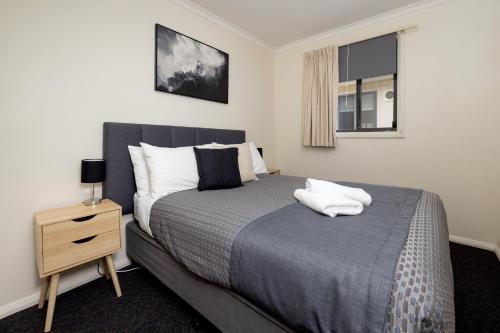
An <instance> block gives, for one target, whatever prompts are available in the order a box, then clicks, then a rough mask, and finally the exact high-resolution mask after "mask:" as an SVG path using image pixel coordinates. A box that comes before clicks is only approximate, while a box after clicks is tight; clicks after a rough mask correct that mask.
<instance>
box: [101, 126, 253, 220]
mask: <svg viewBox="0 0 500 333" xmlns="http://www.w3.org/2000/svg"><path fill="white" fill-rule="evenodd" d="M139 142H145V143H149V144H151V145H155V146H159V147H182V146H195V145H202V144H205V143H211V142H220V143H226V144H230V143H242V142H245V131H239V130H226V129H213V128H198V127H179V126H165V125H143V124H125V123H104V125H103V158H104V159H105V160H106V181H105V182H104V186H103V197H104V198H109V199H111V200H113V201H114V202H116V203H118V204H119V205H121V206H122V211H123V214H128V213H132V212H133V211H134V199H133V197H134V193H135V192H136V188H135V179H134V169H133V167H132V161H131V160H130V155H129V152H128V148H127V146H129V145H130V146H139Z"/></svg>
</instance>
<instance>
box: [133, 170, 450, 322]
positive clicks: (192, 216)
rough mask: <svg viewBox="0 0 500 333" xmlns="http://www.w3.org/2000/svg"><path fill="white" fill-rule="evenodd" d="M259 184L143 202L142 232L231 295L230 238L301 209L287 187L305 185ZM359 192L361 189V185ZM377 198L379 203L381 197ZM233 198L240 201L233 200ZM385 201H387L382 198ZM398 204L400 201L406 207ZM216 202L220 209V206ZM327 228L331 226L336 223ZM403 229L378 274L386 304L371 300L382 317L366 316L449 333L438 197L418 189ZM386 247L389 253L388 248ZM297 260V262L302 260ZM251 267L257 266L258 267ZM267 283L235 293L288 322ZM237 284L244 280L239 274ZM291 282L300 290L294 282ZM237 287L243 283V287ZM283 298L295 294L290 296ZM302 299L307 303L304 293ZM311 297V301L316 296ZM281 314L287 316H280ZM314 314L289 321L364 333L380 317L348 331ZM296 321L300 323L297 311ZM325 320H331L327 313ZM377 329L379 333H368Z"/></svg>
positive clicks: (292, 180) (297, 181)
mask: <svg viewBox="0 0 500 333" xmlns="http://www.w3.org/2000/svg"><path fill="white" fill-rule="evenodd" d="M259 178H261V180H260V181H256V182H252V183H253V184H252V183H247V184H248V185H247V186H245V187H244V188H240V189H239V190H238V191H243V192H242V193H240V195H235V193H236V192H235V191H234V190H222V191H209V192H206V193H204V194H203V193H200V192H197V191H184V192H182V193H177V194H174V195H169V196H167V197H164V198H162V199H160V200H158V201H157V202H155V203H154V204H151V203H150V206H152V209H151V216H150V221H149V224H150V225H149V227H150V228H151V231H152V234H153V235H154V236H155V238H156V239H157V240H158V241H159V243H161V244H162V245H163V246H164V247H165V249H167V250H168V252H169V253H171V254H172V256H173V257H174V258H176V259H177V260H178V261H179V262H181V263H182V264H183V265H185V266H186V267H187V268H188V269H189V270H190V271H192V272H194V273H195V274H197V275H199V276H200V277H202V278H204V279H207V280H209V281H211V282H215V283H217V284H219V285H222V286H225V287H228V288H233V289H235V286H237V285H238V283H234V281H233V283H231V260H232V259H233V261H234V258H235V257H234V253H236V252H238V251H233V246H234V244H233V242H235V239H237V237H236V236H235V235H238V234H243V232H242V230H249V228H246V227H247V226H248V225H254V226H255V225H258V224H257V223H255V222H256V221H259V219H264V218H268V217H269V216H271V215H272V214H275V212H277V211H280V210H290V209H294V210H295V211H296V213H294V214H301V213H303V212H304V211H303V210H301V209H303V208H302V207H298V206H293V205H294V204H296V203H295V200H294V199H293V197H292V193H293V189H295V188H299V187H303V185H304V179H302V178H298V177H286V176H274V175H273V176H259ZM259 182H260V183H259ZM360 186H361V187H363V185H360ZM368 188H369V189H373V191H378V189H377V188H376V187H370V185H365V189H368ZM384 191H388V192H387V193H390V194H391V195H393V194H394V193H400V192H401V193H403V190H399V189H397V188H388V189H384ZM369 192H370V191H369ZM407 192H408V193H409V194H408V195H409V197H410V194H415V193H416V192H411V191H409V190H408V191H407ZM287 193H288V194H287ZM381 193H385V192H381ZM405 193H406V192H405ZM241 198H245V200H246V202H245V203H242V202H241ZM380 198H386V197H383V196H382V195H381V196H380ZM387 198H390V196H387ZM238 200H240V202H237V201H238ZM384 200H385V201H386V203H387V201H388V200H387V199H384ZM384 200H379V204H378V205H377V198H374V205H377V206H375V207H380V206H382V205H383V201H384ZM405 200H406V199H405ZM405 200H403V201H402V202H407V201H405ZM221 202H223V203H224V204H222V205H221V204H220V203H221ZM299 206H300V205H299ZM234 207H239V208H238V209H235V208H234ZM367 212H368V213H366V214H369V212H370V208H368V209H367ZM366 214H365V216H364V217H366V216H368V215H366ZM307 216H308V218H309V219H315V218H317V217H316V216H315V215H307ZM208 221H209V222H208ZM337 221H341V220H337ZM351 221H352V220H351ZM331 223H335V220H333V221H331ZM143 225H144V223H142V224H141V227H142V228H143V229H144V227H143ZM207 226H209V227H207ZM245 228H246V229H245ZM400 229H401V228H400ZM277 230H278V231H279V229H276V230H273V231H272V232H276V233H278V234H279V232H277ZM402 230H404V237H403V239H402V241H401V247H397V246H396V247H397V252H396V254H397V255H396V256H394V259H393V266H394V267H393V269H392V268H391V270H390V272H388V270H387V269H385V272H384V274H389V273H390V277H391V283H390V288H389V289H390V294H389V295H388V296H387V307H384V305H383V304H382V303H385V301H384V302H382V301H379V302H378V303H379V305H378V306H379V307H382V308H383V310H384V312H383V315H380V314H381V313H382V312H380V308H377V305H375V306H371V307H372V308H374V309H372V310H373V312H372V313H378V316H377V317H380V316H383V317H385V318H383V320H382V322H383V327H382V329H381V330H380V331H387V332H421V331H435V332H453V331H454V305H453V304H454V303H453V280H452V272H451V262H450V258H449V248H448V241H447V239H448V230H447V226H446V214H445V211H444V208H443V205H442V202H441V200H440V199H439V197H438V196H437V195H435V194H432V193H429V192H425V191H420V192H419V195H418V200H415V204H414V205H413V206H412V208H411V216H409V218H408V222H407V226H406V227H403V229H402ZM235 243H237V242H235ZM395 244H397V242H396V243H395ZM392 247H393V248H394V244H393V245H392ZM393 250H394V249H393ZM240 252H241V251H240ZM374 258H376V257H374ZM301 261H304V259H303V258H302V259H301ZM301 261H299V264H300V262H301ZM254 265H256V267H258V263H257V264H255V263H254ZM233 266H234V265H233ZM391 267H392V266H391ZM241 270H243V269H241ZM382 271H384V270H382ZM234 275H236V274H233V276H234ZM270 277H271V279H272V278H274V279H275V281H274V284H273V283H272V282H269V284H268V285H267V287H268V289H265V288H264V292H262V293H261V294H260V295H249V292H248V290H251V291H253V290H254V289H258V288H257V287H260V286H261V284H262V283H259V284H254V285H252V286H251V287H250V288H249V289H248V290H247V291H245V289H242V290H238V292H240V293H242V294H243V296H245V297H256V299H252V301H254V302H255V303H256V304H259V305H262V306H264V307H267V309H266V310H270V313H272V314H273V315H276V316H277V317H278V318H281V319H282V320H284V321H285V322H286V321H287V317H288V318H290V317H291V316H290V315H289V314H290V312H287V310H290V309H287V304H285V305H283V303H282V302H279V300H278V302H274V301H275V299H276V298H279V297H278V296H277V295H279V293H278V292H277V291H276V289H280V288H281V284H280V281H279V278H276V277H273V274H272V272H271V273H269V275H268V276H267V277H266V279H267V280H269V278H270ZM241 279H244V276H243V277H242V278H241ZM250 282H252V281H250ZM334 282H335V281H334ZM297 283H299V284H300V281H298V282H297ZM334 284H335V285H337V284H338V285H340V287H338V288H339V289H338V290H339V291H340V290H342V289H343V288H347V287H348V286H347V283H345V284H344V285H342V284H340V283H334ZM242 285H245V284H244V283H242ZM250 285H251V283H250ZM271 287H272V288H271ZM351 287H352V288H351V289H354V290H355V289H356V285H353V286H351ZM269 288H271V289H269ZM360 288H361V287H360ZM304 290H307V289H304ZM245 293H246V294H245ZM269 295H270V296H269ZM288 295H292V296H291V297H293V296H294V294H293V293H291V294H288ZM302 296H305V297H306V298H307V297H308V296H310V295H307V294H306V295H302ZM273 297H274V299H273ZM266 298H267V299H266ZM310 298H312V299H313V300H314V299H315V298H317V297H310ZM269 299H270V300H269ZM273 302H274V303H273ZM324 302H326V303H324V304H315V305H313V306H311V307H312V308H314V307H315V306H316V307H317V308H329V307H328V306H329V304H328V300H326V301H324ZM275 303H277V304H278V306H276V304H275ZM288 303H290V302H288ZM344 303H345V302H344ZM280 306H281V307H282V308H280ZM344 307H346V308H349V304H344V305H343V306H342V309H340V308H339V307H338V306H337V308H335V307H331V309H332V311H331V312H335V313H337V312H338V313H340V310H342V311H343V310H344ZM335 309H337V310H335ZM303 312H304V311H303ZM305 312H307V309H306V311H305ZM287 313H288V315H284V314H287ZM292 313H293V312H292ZM363 313H365V312H363ZM366 313H369V312H366ZM327 314H328V313H327ZM315 315H316V313H313V314H312V316H310V317H313V320H311V319H310V318H309V319H308V318H306V317H305V316H304V318H303V322H301V320H302V319H301V318H298V319H297V321H295V322H294V323H292V327H294V328H295V329H298V330H301V329H306V330H308V331H327V330H333V328H335V327H336V328H337V329H338V328H339V327H343V328H346V329H345V330H343V331H349V332H350V331H352V332H355V331H368V330H367V326H366V325H368V328H370V329H371V328H373V327H375V326H377V325H378V324H380V318H375V319H376V320H375V321H369V320H365V321H364V322H363V323H361V324H359V325H350V323H351V322H352V321H357V319H347V322H346V321H345V320H344V322H342V323H339V322H338V320H337V319H336V318H334V319H335V320H337V322H334V320H333V319H332V323H329V322H326V323H325V322H322V323H316V322H315V321H317V319H316V317H315ZM349 316H352V317H353V318H357V317H359V315H357V314H356V312H354V313H350V312H348V313H345V314H344V317H349ZM372 316H373V315H372ZM296 317H300V316H299V314H298V313H297V316H296ZM323 317H324V314H323ZM327 317H328V316H327ZM330 317H335V316H334V315H333V314H332V316H330ZM361 317H362V316H361ZM375 322H377V325H375ZM338 325H341V326H338ZM363 325H365V326H363ZM377 327H378V326H377ZM377 330H378V328H377V329H375V330H370V331H377Z"/></svg>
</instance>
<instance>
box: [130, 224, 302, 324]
mask: <svg viewBox="0 0 500 333" xmlns="http://www.w3.org/2000/svg"><path fill="white" fill-rule="evenodd" d="M126 238H127V242H126V244H127V245H126V249H127V254H128V255H129V256H130V257H131V258H132V259H133V260H134V261H135V262H137V263H138V264H139V265H141V266H143V267H144V268H146V269H147V270H148V271H149V272H151V274H153V275H154V276H155V277H156V278H158V279H159V280H160V281H161V282H162V283H163V284H164V285H165V286H167V287H168V288H170V289H171V290H172V291H173V292H175V293H176V294H177V295H178V296H179V297H181V298H182V299H183V300H184V301H186V302H187V303H188V304H189V305H191V306H192V307H193V308H194V309H195V310H197V311H198V312H199V313H200V314H201V315H203V316H204V317H205V318H206V319H208V320H209V321H210V322H211V323H212V324H214V325H215V326H216V327H217V328H219V329H220V330H221V331H222V332H229V333H232V332H234V333H236V332H238V333H241V332H252V333H261V332H269V333H284V332H293V330H291V329H290V328H288V327H287V326H286V325H284V324H283V323H281V322H280V321H278V320H276V319H274V318H273V317H271V316H269V315H268V314H266V313H265V312H264V311H262V310H260V309H259V308H258V307H257V306H255V305H253V304H252V303H250V302H249V301H247V300H246V299H244V298H243V297H241V296H239V295H238V294H236V293H234V292H232V291H231V290H229V289H226V288H224V287H221V286H218V285H216V284H213V283H210V282H208V281H206V280H204V279H202V278H200V277H198V276H197V275H195V274H193V273H191V272H190V271H188V270H187V269H186V268H185V267H184V266H182V265H181V264H179V263H178V262H177V261H176V260H175V259H174V258H173V257H172V256H171V255H170V254H169V253H168V252H167V251H166V250H165V249H164V248H163V247H162V246H161V245H160V244H158V242H156V241H155V240H154V239H153V238H152V237H150V236H149V235H148V234H146V233H145V232H144V231H142V230H141V229H140V228H139V226H138V223H137V222H135V221H134V222H130V223H128V224H127V227H126Z"/></svg>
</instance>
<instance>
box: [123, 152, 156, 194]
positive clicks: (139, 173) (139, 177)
mask: <svg viewBox="0 0 500 333" xmlns="http://www.w3.org/2000/svg"><path fill="white" fill-rule="evenodd" d="M128 152H129V153H130V159H131V160H132V165H133V166H134V176H135V186H136V188H137V195H138V196H139V197H144V196H145V195H149V193H150V192H151V191H150V188H149V172H148V169H147V167H146V160H145V159H144V154H143V149H142V147H136V146H128Z"/></svg>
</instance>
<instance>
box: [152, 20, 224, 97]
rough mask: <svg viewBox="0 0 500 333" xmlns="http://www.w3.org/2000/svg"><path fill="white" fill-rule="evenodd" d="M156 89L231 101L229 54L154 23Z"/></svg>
mask: <svg viewBox="0 0 500 333" xmlns="http://www.w3.org/2000/svg"><path fill="white" fill-rule="evenodd" d="M155 30H156V32H155V38H156V42H155V90H157V91H163V92H167V93H172V94H179V95H184V96H190V97H196V98H201V99H206V100H210V101H215V102H220V103H225V104H227V103H228V88H229V54H227V53H225V52H223V51H221V50H218V49H216V48H214V47H212V46H210V45H207V44H205V43H202V42H200V41H197V40H196V39H193V38H191V37H188V36H186V35H183V34H181V33H179V32H177V31H175V30H172V29H169V28H166V27H164V26H162V25H159V24H156V26H155Z"/></svg>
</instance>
